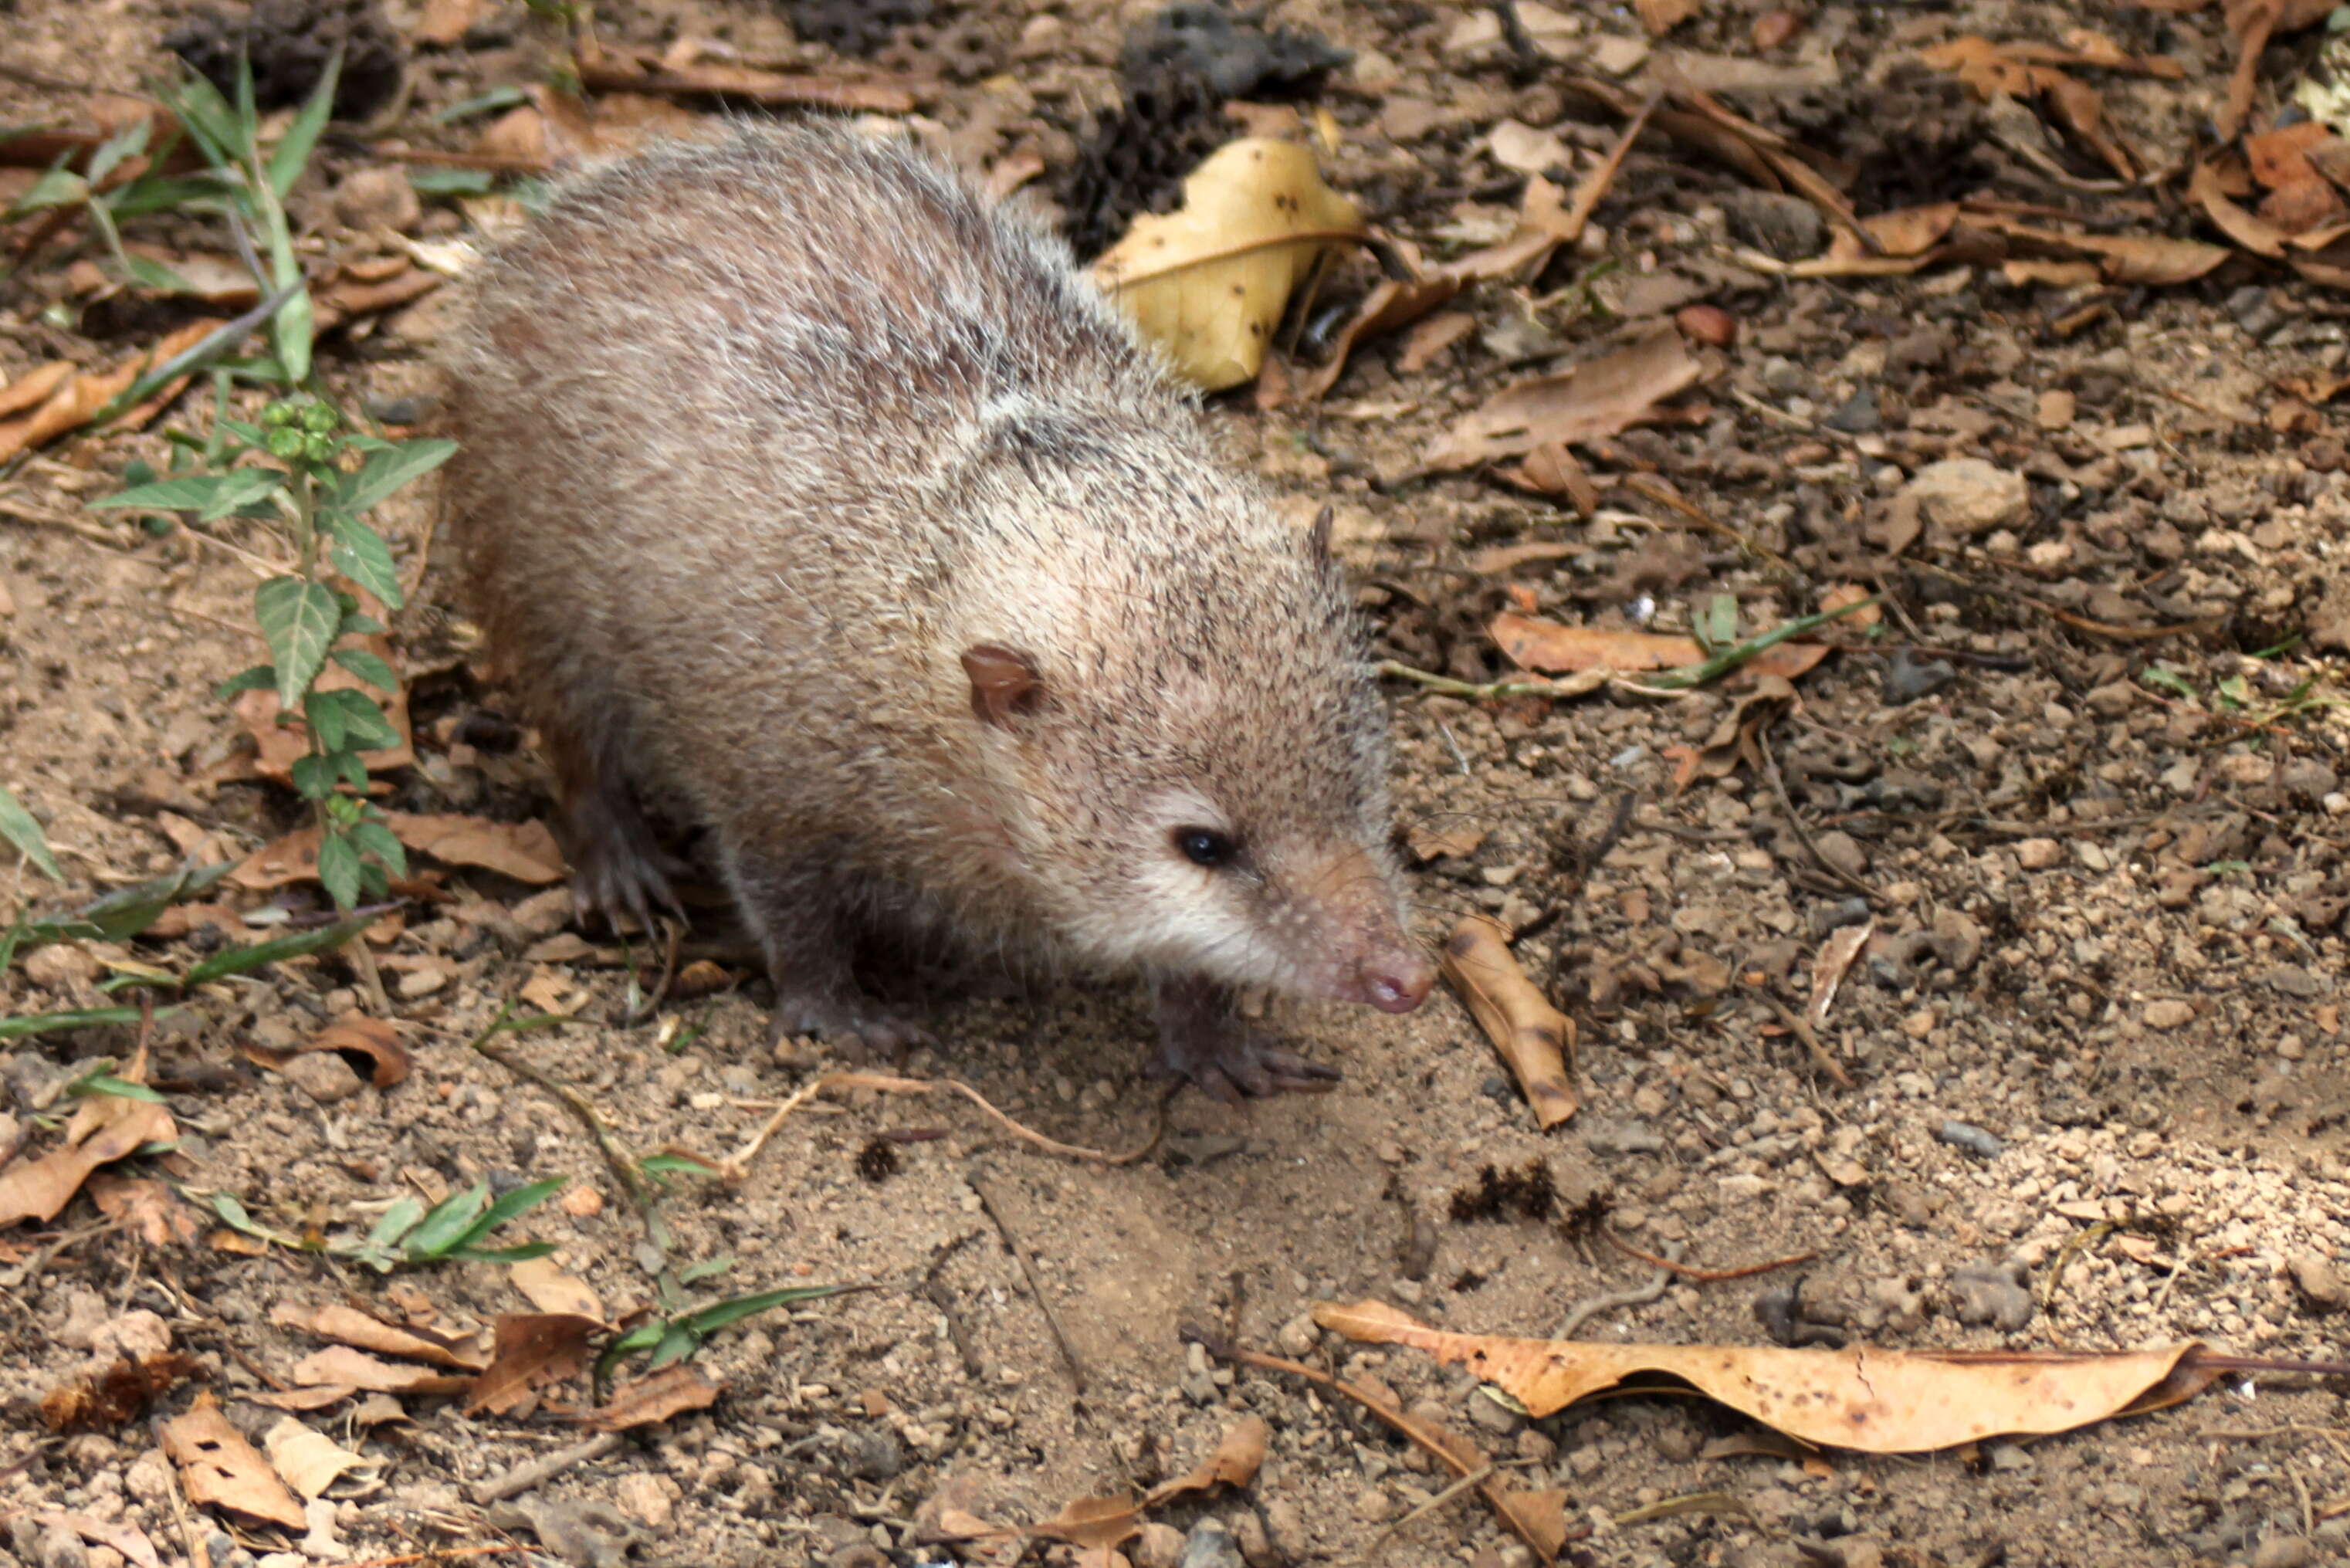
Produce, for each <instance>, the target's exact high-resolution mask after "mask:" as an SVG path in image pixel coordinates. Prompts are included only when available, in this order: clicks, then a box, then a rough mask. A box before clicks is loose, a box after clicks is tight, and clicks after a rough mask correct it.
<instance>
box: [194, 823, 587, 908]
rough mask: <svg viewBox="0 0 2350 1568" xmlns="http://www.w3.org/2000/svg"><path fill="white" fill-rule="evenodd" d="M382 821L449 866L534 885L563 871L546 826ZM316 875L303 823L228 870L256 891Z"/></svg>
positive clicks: (309, 833) (311, 839)
mask: <svg viewBox="0 0 2350 1568" xmlns="http://www.w3.org/2000/svg"><path fill="white" fill-rule="evenodd" d="M383 819H384V822H385V824H386V825H387V826H390V829H391V831H392V833H393V834H394V835H395V836H397V837H398V838H399V839H400V843H401V844H403V845H405V846H408V847H409V848H411V849H413V850H415V851H417V852H418V853H419V854H421V855H429V856H431V857H432V858H433V859H435V860H440V861H443V862H446V863H447V864H449V865H452V866H478V867H482V868H483V869H484V870H485V871H494V872H496V873H498V874H499V875H500V876H502V877H513V878H514V879H515V881H517V882H528V883H531V884H532V885H534V886H540V885H544V884H546V883H549V882H559V881H561V880H562V879H563V877H564V876H565V874H566V867H565V866H564V862H563V851H562V849H561V848H560V847H559V846H557V845H556V842H555V835H554V834H553V833H552V832H550V831H549V830H548V828H547V826H546V824H545V823H543V822H539V821H536V820H535V819H534V820H532V821H529V822H492V821H491V820H490V819H489V818H487V817H483V816H463V815H456V814H453V813H447V812H434V813H429V814H424V815H418V814H415V813H411V812H405V811H387V812H385V813H384V814H383ZM317 875H318V831H317V829H316V828H314V827H306V828H303V829H301V830H300V831H298V832H295V833H289V834H287V835H286V836H285V837H283V838H281V839H279V840H277V842H276V843H275V844H270V845H265V846H263V847H261V848H259V849H256V850H255V851H254V852H253V853H252V854H251V855H249V856H247V857H245V858H244V861H243V862H241V863H240V864H239V865H238V867H237V868H236V869H235V870H234V871H232V872H230V873H229V880H230V881H232V882H234V883H235V884H236V885H237V886H238V887H240V888H251V889H254V890H255V891H260V890H263V889H265V888H282V887H285V886H286V884H288V883H291V882H304V881H310V880H313V879H315V878H316V877H317Z"/></svg>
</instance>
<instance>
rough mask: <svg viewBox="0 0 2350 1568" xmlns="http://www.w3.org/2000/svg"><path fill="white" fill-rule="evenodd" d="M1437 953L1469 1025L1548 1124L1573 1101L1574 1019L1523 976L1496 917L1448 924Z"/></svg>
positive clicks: (1569, 1110)
mask: <svg viewBox="0 0 2350 1568" xmlns="http://www.w3.org/2000/svg"><path fill="white" fill-rule="evenodd" d="M1438 964H1439V966H1440V968H1441V969H1442V970H1443V971H1444V978H1445V979H1447V980H1449V981H1451V982H1452V989H1453V990H1455V991H1457V992H1460V993H1461V1001H1463V1002H1466V1003H1468V1006H1469V1012H1470V1013H1471V1016H1472V1017H1474V1018H1475V1019H1476V1020H1477V1027H1478V1028H1480V1029H1482V1030H1483V1031H1484V1032H1485V1038H1487V1039H1488V1040H1491V1041H1492V1043H1493V1048H1494V1049H1495V1050H1496V1051H1499V1052H1500V1053H1501V1054H1502V1060H1503V1061H1504V1062H1507V1063H1508V1064H1510V1071H1511V1072H1512V1073H1513V1074H1514V1075H1516V1077H1517V1080H1518V1087H1519V1088H1520V1089H1522V1090H1523V1091H1524V1093H1525V1096H1526V1103H1527V1105H1529V1106H1532V1107H1533V1109H1534V1122H1535V1124H1536V1125H1537V1126H1539V1127H1544V1128H1548V1127H1556V1126H1558V1124H1559V1123H1561V1122H1563V1121H1565V1120H1566V1119H1567V1118H1568V1117H1570V1116H1574V1115H1575V1111H1576V1109H1577V1108H1578V1102H1577V1100H1576V1099H1575V1085H1574V1083H1573V1081H1572V1080H1571V1078H1570V1077H1569V1074H1570V1073H1571V1071H1572V1069H1573V1062H1574V1057H1575V1021H1574V1020H1573V1019H1570V1018H1568V1017H1567V1016H1566V1015H1565V1013H1563V1012H1559V1011H1558V1009H1556V1008H1555V1007H1553V1006H1552V1005H1551V1004H1550V999H1549V998H1547V997H1545V996H1544V995H1543V993H1542V988H1541V987H1539V986H1537V985H1536V984H1534V981H1531V980H1529V979H1527V978H1526V971H1524V970H1523V969H1521V968H1519V967H1518V961H1517V959H1516V958H1515V957H1513V955H1512V954H1511V952H1510V934H1509V932H1508V931H1506V930H1505V929H1503V927H1502V924H1501V922H1500V921H1498V920H1495V919H1492V917H1491V916H1488V915H1471V916H1469V917H1467V918H1466V919H1463V920H1462V921H1461V923H1460V924H1459V925H1457V926H1455V927H1453V928H1452V935H1451V937H1450V938H1448V939H1447V940H1446V941H1445V944H1444V951H1443V952H1442V953H1441V954H1440V956H1439V958H1438Z"/></svg>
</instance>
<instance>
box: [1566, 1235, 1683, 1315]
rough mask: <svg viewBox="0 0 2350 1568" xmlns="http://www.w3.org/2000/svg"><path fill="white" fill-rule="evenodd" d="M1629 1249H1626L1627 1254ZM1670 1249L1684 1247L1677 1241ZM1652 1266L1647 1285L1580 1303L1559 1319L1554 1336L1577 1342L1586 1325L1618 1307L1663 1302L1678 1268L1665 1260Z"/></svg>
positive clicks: (1658, 1260) (1659, 1259) (1611, 1292)
mask: <svg viewBox="0 0 2350 1568" xmlns="http://www.w3.org/2000/svg"><path fill="white" fill-rule="evenodd" d="M1629 1250H1630V1249H1628V1248H1627V1249H1626V1251H1629ZM1669 1250H1670V1251H1675V1252H1678V1251H1680V1250H1681V1244H1680V1243H1679V1241H1675V1242H1673V1243H1671V1246H1670V1249H1669ZM1648 1263H1649V1265H1650V1267H1652V1268H1653V1269H1654V1270H1655V1271H1656V1272H1654V1273H1652V1274H1650V1275H1649V1276H1648V1283H1647V1284H1644V1285H1634V1286H1632V1287H1631V1288H1630V1289H1628V1290H1621V1291H1609V1292H1607V1293H1605V1294H1603V1295H1596V1296H1592V1297H1590V1298H1589V1299H1587V1300H1585V1301H1580V1302H1577V1303H1575V1305H1574V1306H1573V1307H1571V1308H1569V1309H1568V1311H1567V1314H1566V1315H1565V1317H1563V1318H1561V1319H1560V1320H1559V1324H1558V1332H1557V1333H1556V1334H1553V1335H1551V1337H1552V1338H1553V1339H1573V1338H1574V1337H1575V1334H1577V1333H1578V1332H1580V1331H1581V1329H1582V1327H1583V1325H1584V1324H1586V1323H1589V1322H1590V1321H1591V1320H1592V1319H1593V1318H1595V1317H1597V1316H1598V1315H1599V1314H1601V1313H1604V1312H1614V1311H1615V1310H1616V1309H1617V1307H1627V1306H1646V1305H1648V1303H1650V1302H1653V1301H1659V1300H1661V1299H1662V1298H1663V1296H1664V1293H1665V1287H1666V1286H1667V1285H1669V1284H1671V1283H1672V1282H1673V1268H1674V1265H1673V1264H1672V1263H1670V1262H1667V1261H1666V1260H1664V1259H1662V1258H1650V1259H1649V1260H1648Z"/></svg>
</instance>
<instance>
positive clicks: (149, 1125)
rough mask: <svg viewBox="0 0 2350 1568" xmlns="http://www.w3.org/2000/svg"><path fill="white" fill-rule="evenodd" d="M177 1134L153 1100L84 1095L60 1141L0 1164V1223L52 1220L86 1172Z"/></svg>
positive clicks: (169, 1117) (170, 1114)
mask: <svg viewBox="0 0 2350 1568" xmlns="http://www.w3.org/2000/svg"><path fill="white" fill-rule="evenodd" d="M179 1136H180V1129H179V1127H177V1126H176V1125H174V1124H173V1122H172V1113H171V1112H170V1111H168V1110H166V1109H164V1108H163V1107H162V1106H160V1105H158V1104H157V1103H155V1102H154V1101H153V1100H139V1099H132V1098H131V1097H130V1096H128V1095H86V1096H82V1099H81V1102H80V1103H79V1104H78V1105H77V1106H75V1107H74V1114H73V1116H72V1118H71V1119H70V1120H69V1121H68V1122H67V1123H66V1136H65V1141H64V1142H63V1143H61V1144H59V1145H58V1146H57V1147H55V1148H53V1149H51V1150H50V1151H49V1152H48V1153H47V1154H45V1155H43V1156H41V1157H40V1158H38V1159H31V1160H19V1161H17V1162H16V1163H15V1164H12V1165H10V1166H9V1167H8V1168H6V1169H5V1170H0V1227H6V1226H9V1225H14V1224H16V1222H17V1221H18V1220H54V1219H56V1218H57V1215H58V1214H59V1213H60V1212H61V1211H62V1210H64V1209H65V1206H66V1205H67V1204H68V1203H69V1202H71V1201H73V1195H74V1194H75V1193H77V1192H78V1191H80V1190H81V1185H82V1183H83V1182H85V1181H87V1180H88V1179H89V1175H90V1172H92V1171H94V1170H96V1169H97V1168H99V1166H102V1165H111V1164H113V1163H114V1162H115V1161H116V1160H118V1159H120V1158H123V1157H124V1156H126V1155H130V1154H136V1153H137V1152H138V1151H139V1150H140V1149H141V1148H143V1147H146V1146H147V1145H148V1144H151V1143H171V1142H172V1141H173V1140H175V1139H177V1138H178V1137H179Z"/></svg>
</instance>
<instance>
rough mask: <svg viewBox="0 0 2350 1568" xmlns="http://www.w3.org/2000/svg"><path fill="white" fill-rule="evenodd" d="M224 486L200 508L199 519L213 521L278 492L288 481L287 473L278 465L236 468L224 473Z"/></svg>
mask: <svg viewBox="0 0 2350 1568" xmlns="http://www.w3.org/2000/svg"><path fill="white" fill-rule="evenodd" d="M221 480H222V483H221V487H220V489H219V490H218V491H216V492H215V493H213V498H212V499H211V500H210V501H207V502H205V503H204V504H203V505H202V506H200V507H198V508H197V509H196V521H197V522H199V523H209V522H211V521H213V519H214V518H216V517H225V516H227V515H228V514H230V513H232V512H235V511H238V510H240V509H241V508H244V507H246V506H250V505H252V504H254V503H255V502H256V501H259V500H261V499H262V498H263V497H264V496H267V495H271V494H274V493H276V491H277V488H278V487H279V486H280V485H282V484H284V483H286V475H285V474H284V473H282V472H279V471H278V470H276V469H274V468H233V469H230V470H229V471H228V472H226V473H224V474H223V475H221Z"/></svg>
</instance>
